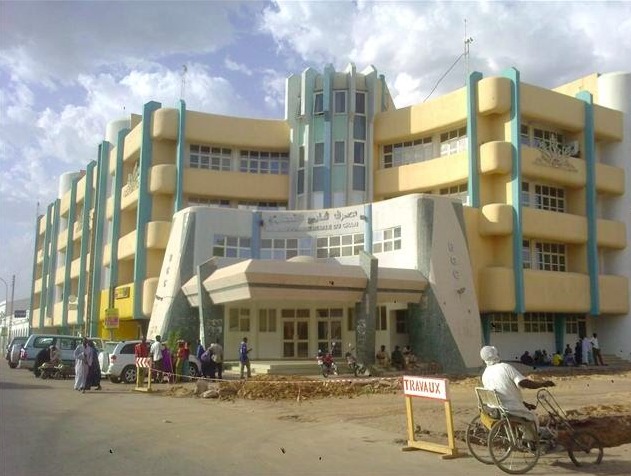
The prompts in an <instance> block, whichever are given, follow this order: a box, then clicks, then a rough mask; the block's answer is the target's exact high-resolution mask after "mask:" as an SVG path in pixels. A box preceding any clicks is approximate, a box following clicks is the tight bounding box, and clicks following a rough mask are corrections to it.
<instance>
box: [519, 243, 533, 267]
mask: <svg viewBox="0 0 631 476" xmlns="http://www.w3.org/2000/svg"><path fill="white" fill-rule="evenodd" d="M521 259H522V266H523V268H524V269H531V268H532V253H531V252H530V241H529V240H523V241H522V242H521Z"/></svg>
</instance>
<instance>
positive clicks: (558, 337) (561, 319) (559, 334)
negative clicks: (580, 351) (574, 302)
mask: <svg viewBox="0 0 631 476" xmlns="http://www.w3.org/2000/svg"><path fill="white" fill-rule="evenodd" d="M564 341H565V316H557V317H556V318H555V319H554V344H555V345H556V349H554V350H558V351H559V353H560V354H561V355H563V350H564V349H565V342H564Z"/></svg>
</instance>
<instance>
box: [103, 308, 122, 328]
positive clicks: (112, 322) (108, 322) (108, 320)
mask: <svg viewBox="0 0 631 476" xmlns="http://www.w3.org/2000/svg"><path fill="white" fill-rule="evenodd" d="M118 325H119V317H118V309H117V308H110V309H106V310H105V319H103V327H105V328H106V329H118Z"/></svg>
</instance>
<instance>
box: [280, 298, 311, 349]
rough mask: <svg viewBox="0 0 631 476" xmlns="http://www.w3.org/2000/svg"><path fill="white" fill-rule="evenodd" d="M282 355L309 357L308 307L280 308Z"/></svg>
mask: <svg viewBox="0 0 631 476" xmlns="http://www.w3.org/2000/svg"><path fill="white" fill-rule="evenodd" d="M281 316H282V322H283V357H285V358H294V359H296V358H308V357H309V309H282V310H281Z"/></svg>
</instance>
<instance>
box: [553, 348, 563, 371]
mask: <svg viewBox="0 0 631 476" xmlns="http://www.w3.org/2000/svg"><path fill="white" fill-rule="evenodd" d="M552 365H554V366H555V367H558V366H560V365H563V357H561V352H559V351H558V350H557V351H556V352H555V353H554V355H553V356H552Z"/></svg>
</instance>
